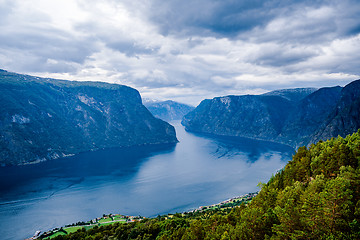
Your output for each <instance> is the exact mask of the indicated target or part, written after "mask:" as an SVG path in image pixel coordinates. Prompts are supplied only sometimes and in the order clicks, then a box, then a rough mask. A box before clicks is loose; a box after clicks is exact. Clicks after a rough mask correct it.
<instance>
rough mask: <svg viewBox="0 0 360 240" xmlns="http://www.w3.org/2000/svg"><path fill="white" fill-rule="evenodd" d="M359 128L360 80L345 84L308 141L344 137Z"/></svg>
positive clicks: (313, 141)
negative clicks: (337, 98) (334, 103)
mask: <svg viewBox="0 0 360 240" xmlns="http://www.w3.org/2000/svg"><path fill="white" fill-rule="evenodd" d="M359 128H360V80H357V81H354V82H352V83H350V84H348V85H346V86H345V87H344V88H343V89H342V91H341V98H340V99H339V101H338V103H337V104H336V107H335V108H334V109H332V111H331V113H330V115H329V116H328V117H327V118H326V120H325V121H324V123H323V124H322V125H321V127H320V129H318V131H317V132H316V134H314V136H312V138H311V140H310V143H315V142H317V141H319V140H325V139H329V138H331V137H337V136H338V135H340V136H342V137H345V136H346V135H348V134H351V133H354V132H356V131H357V130H358V129H359Z"/></svg>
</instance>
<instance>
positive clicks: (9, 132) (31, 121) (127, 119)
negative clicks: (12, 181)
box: [0, 70, 177, 165]
mask: <svg viewBox="0 0 360 240" xmlns="http://www.w3.org/2000/svg"><path fill="white" fill-rule="evenodd" d="M0 105H1V112H0V164H1V165H10V164H13V165H15V164H25V163H29V162H39V161H43V160H48V159H55V158H59V157H64V156H67V155H71V154H76V153H79V152H83V151H90V150H96V149H102V148H111V147H127V146H134V145H144V144H162V143H174V142H177V139H176V134H175V129H174V128H173V127H172V126H171V125H169V124H168V123H166V122H164V121H162V120H160V119H157V118H155V117H153V115H152V114H151V113H150V112H149V111H148V110H147V109H146V108H145V106H144V105H142V103H141V97H140V95H139V93H138V91H136V90H135V89H132V88H130V87H126V86H123V85H115V84H108V83H100V82H75V81H62V80H54V79H44V78H38V77H32V76H27V75H21V74H15V73H10V72H7V71H3V70H2V71H0Z"/></svg>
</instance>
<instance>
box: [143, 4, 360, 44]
mask: <svg viewBox="0 0 360 240" xmlns="http://www.w3.org/2000/svg"><path fill="white" fill-rule="evenodd" d="M152 3H153V4H152V8H151V9H152V11H151V12H150V13H149V15H150V19H151V20H152V21H154V22H155V23H156V24H157V25H158V26H159V28H160V31H161V32H162V33H163V34H164V35H168V34H172V35H179V36H186V35H189V36H194V35H198V36H214V37H229V38H233V37H237V36H238V35H239V34H244V35H243V36H241V38H243V39H249V37H254V38H256V40H258V41H271V40H278V41H279V40H282V41H289V40H290V39H292V40H294V41H308V42H309V43H310V41H316V40H317V39H318V40H319V41H321V40H324V38H332V37H338V35H340V36H349V35H354V34H357V33H359V31H360V26H359V21H358V20H357V16H359V14H360V9H359V4H358V2H357V0H344V1H310V0H302V1H263V0H222V1H221V0H210V1H209V0H193V1H182V0H174V1H166V2H164V1H160V0H154V1H153V2H152ZM326 6H328V7H330V8H333V10H334V12H332V13H331V14H328V15H326V16H320V18H318V16H316V15H315V16H306V12H307V11H309V10H311V9H321V8H322V7H326ZM314 14H316V13H314ZM319 14H321V13H319ZM276 19H284V20H286V21H287V23H288V24H289V26H286V25H284V26H283V27H284V29H283V30H284V31H281V29H279V31H275V32H266V27H267V25H268V24H269V23H270V22H272V21H274V20H276ZM294 20H295V21H299V22H298V23H297V25H296V26H292V25H291V24H292V22H293V21H294ZM295 28H296V29H295ZM252 30H258V35H252V34H253V33H252ZM264 30H265V34H264V32H263V31H264ZM256 32H257V31H255V33H256ZM261 34H263V36H261Z"/></svg>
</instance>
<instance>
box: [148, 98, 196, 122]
mask: <svg viewBox="0 0 360 240" xmlns="http://www.w3.org/2000/svg"><path fill="white" fill-rule="evenodd" d="M144 105H145V107H146V108H147V109H149V111H150V112H151V113H152V114H153V115H154V116H155V117H157V118H160V119H162V120H164V121H172V120H181V119H182V118H183V117H184V116H185V115H186V114H187V113H189V112H190V111H192V110H194V109H195V108H194V107H192V106H189V105H186V104H183V103H178V102H174V101H171V100H167V101H162V102H144Z"/></svg>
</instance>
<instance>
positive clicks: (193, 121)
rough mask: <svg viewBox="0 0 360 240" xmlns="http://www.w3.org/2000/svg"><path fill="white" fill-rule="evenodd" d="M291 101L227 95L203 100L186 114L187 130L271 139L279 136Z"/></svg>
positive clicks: (276, 98)
mask: <svg viewBox="0 0 360 240" xmlns="http://www.w3.org/2000/svg"><path fill="white" fill-rule="evenodd" d="M291 106H292V105H291V103H290V102H289V101H288V100H286V99H284V98H282V97H279V96H254V95H247V96H227V97H216V98H214V99H212V100H204V101H202V102H201V103H200V105H199V106H198V107H197V108H196V109H195V110H194V111H192V112H190V113H189V114H187V115H186V116H185V117H184V118H183V120H182V124H183V125H184V126H185V127H186V129H187V130H190V131H194V132H202V133H210V134H217V135H229V136H241V137H250V138H258V139H265V140H271V139H273V138H275V137H276V136H278V135H279V133H280V131H281V127H282V124H283V121H284V120H285V119H286V118H287V114H288V112H289V109H290V108H291Z"/></svg>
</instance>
